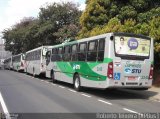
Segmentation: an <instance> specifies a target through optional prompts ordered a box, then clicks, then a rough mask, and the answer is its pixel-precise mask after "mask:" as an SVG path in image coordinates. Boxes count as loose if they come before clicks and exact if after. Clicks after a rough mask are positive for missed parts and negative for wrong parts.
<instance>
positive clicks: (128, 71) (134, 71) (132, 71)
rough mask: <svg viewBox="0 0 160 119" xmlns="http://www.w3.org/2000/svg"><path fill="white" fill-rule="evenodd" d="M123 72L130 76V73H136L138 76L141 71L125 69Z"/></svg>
mask: <svg viewBox="0 0 160 119" xmlns="http://www.w3.org/2000/svg"><path fill="white" fill-rule="evenodd" d="M124 72H125V73H127V74H130V73H133V74H134V73H138V74H139V73H141V69H131V68H128V67H127V68H125V70H124Z"/></svg>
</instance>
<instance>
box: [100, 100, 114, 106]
mask: <svg viewBox="0 0 160 119" xmlns="http://www.w3.org/2000/svg"><path fill="white" fill-rule="evenodd" d="M98 101H100V102H103V103H106V104H108V105H112V103H110V102H107V101H104V100H101V99H98Z"/></svg>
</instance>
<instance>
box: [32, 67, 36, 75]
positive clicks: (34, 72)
mask: <svg viewBox="0 0 160 119" xmlns="http://www.w3.org/2000/svg"><path fill="white" fill-rule="evenodd" d="M33 77H36V74H35V69H34V67H33Z"/></svg>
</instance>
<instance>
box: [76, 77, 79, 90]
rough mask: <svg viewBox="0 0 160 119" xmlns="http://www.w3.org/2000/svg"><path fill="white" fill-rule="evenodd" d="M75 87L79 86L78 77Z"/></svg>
mask: <svg viewBox="0 0 160 119" xmlns="http://www.w3.org/2000/svg"><path fill="white" fill-rule="evenodd" d="M75 87H76V88H78V87H79V80H78V78H76V80H75Z"/></svg>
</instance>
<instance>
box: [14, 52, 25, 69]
mask: <svg viewBox="0 0 160 119" xmlns="http://www.w3.org/2000/svg"><path fill="white" fill-rule="evenodd" d="M12 68H13V70H16V71H24V69H25V55H24V54H23V53H21V54H18V55H13V56H12Z"/></svg>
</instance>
